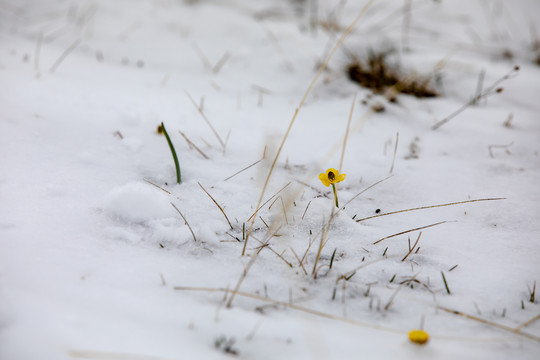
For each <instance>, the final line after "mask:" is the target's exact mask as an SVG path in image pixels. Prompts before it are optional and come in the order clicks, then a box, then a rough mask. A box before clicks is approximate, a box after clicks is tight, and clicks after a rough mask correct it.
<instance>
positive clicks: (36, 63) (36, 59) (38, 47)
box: [34, 32, 43, 76]
mask: <svg viewBox="0 0 540 360" xmlns="http://www.w3.org/2000/svg"><path fill="white" fill-rule="evenodd" d="M42 42H43V33H42V32H40V33H39V35H38V39H37V43H36V51H35V55H34V71H35V72H36V76H39V75H40V72H39V53H40V50H41V43H42Z"/></svg>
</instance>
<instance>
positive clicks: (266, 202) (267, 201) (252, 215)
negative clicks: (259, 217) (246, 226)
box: [246, 181, 291, 222]
mask: <svg viewBox="0 0 540 360" xmlns="http://www.w3.org/2000/svg"><path fill="white" fill-rule="evenodd" d="M290 184H291V182H290V181H289V182H288V183H287V184H286V185H285V186H284V187H282V188H281V189H279V190H278V192H277V193H275V194H274V195H272V196H271V197H270V198H269V199H268V200H266V201H265V202H264V204H262V205H261V206H260V207H259V208H258V209H257V211H255V212H254V213H253V214H251V216H250V217H249V219H247V220H246V222H248V221H249V220H251V219H252V218H253V217H254V216H255V215H256V214H257V212H258V211H259V210H260V209H261V208H263V207H264V206H265V205H266V204H268V203H269V202H270V200H272V199H273V198H274V197H275V196H276V195H277V194H279V193H280V192H282V191H283V190H284V189H285V188H286V187H287V186H289V185H290Z"/></svg>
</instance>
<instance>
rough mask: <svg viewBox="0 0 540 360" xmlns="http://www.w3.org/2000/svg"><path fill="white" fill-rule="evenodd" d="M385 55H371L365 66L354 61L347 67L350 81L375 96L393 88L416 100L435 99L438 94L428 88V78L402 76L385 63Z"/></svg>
mask: <svg viewBox="0 0 540 360" xmlns="http://www.w3.org/2000/svg"><path fill="white" fill-rule="evenodd" d="M386 56H387V53H385V52H381V53H378V54H375V53H371V54H370V56H369V59H368V61H367V64H363V63H361V62H360V61H357V60H356V61H354V62H352V63H351V64H349V65H348V66H347V75H348V76H349V79H350V80H351V81H354V82H356V83H358V84H359V85H360V86H363V87H365V88H368V89H371V90H372V91H373V92H374V93H376V94H381V93H384V92H385V91H386V90H387V89H389V88H393V89H394V90H395V91H396V92H397V93H401V94H407V95H413V96H415V97H417V98H426V97H435V96H438V95H439V94H438V93H437V92H436V91H435V90H434V89H433V88H432V87H431V86H430V82H431V79H430V78H421V77H419V76H403V75H401V74H400V73H399V72H398V71H397V70H395V69H394V68H392V66H390V65H389V64H388V63H387V61H386Z"/></svg>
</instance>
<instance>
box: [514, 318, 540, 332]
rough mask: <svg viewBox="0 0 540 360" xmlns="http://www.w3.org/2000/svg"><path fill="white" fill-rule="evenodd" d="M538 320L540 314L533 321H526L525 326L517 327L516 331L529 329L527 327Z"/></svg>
mask: <svg viewBox="0 0 540 360" xmlns="http://www.w3.org/2000/svg"><path fill="white" fill-rule="evenodd" d="M538 319H540V314H538V315H536V316H535V317H533V318H532V319H530V320H528V321H525V322H524V323H523V324H521V325H519V326H517V327H516V328H515V329H514V330H516V331H519V330H521V329H523V328H524V327H527V326H529V325H531V324H532V323H533V322H535V321H536V320H538Z"/></svg>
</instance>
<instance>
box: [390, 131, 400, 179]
mask: <svg viewBox="0 0 540 360" xmlns="http://www.w3.org/2000/svg"><path fill="white" fill-rule="evenodd" d="M398 143H399V131H398V132H397V133H396V146H395V147H394V157H393V158H392V166H390V174H392V173H393V172H394V164H395V162H396V155H397V147H398Z"/></svg>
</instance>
